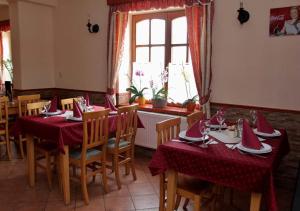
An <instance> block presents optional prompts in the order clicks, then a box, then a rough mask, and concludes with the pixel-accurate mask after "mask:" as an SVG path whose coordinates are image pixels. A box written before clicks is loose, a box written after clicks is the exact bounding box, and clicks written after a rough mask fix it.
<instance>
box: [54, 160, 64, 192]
mask: <svg viewBox="0 0 300 211" xmlns="http://www.w3.org/2000/svg"><path fill="white" fill-rule="evenodd" d="M55 162H56V172H57V178H58V187H59V190H60V191H61V192H62V190H63V186H62V181H61V167H60V163H59V156H58V155H56V156H55Z"/></svg>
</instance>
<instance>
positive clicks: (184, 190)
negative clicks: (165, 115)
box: [156, 117, 208, 211]
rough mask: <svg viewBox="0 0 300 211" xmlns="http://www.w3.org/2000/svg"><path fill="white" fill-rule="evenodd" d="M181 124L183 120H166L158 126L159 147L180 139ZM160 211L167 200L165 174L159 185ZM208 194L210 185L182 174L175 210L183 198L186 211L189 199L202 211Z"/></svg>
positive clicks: (179, 178) (162, 175)
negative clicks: (201, 207) (202, 205)
mask: <svg viewBox="0 0 300 211" xmlns="http://www.w3.org/2000/svg"><path fill="white" fill-rule="evenodd" d="M180 123H181V118H180V117H178V118H173V119H169V120H165V121H162V122H159V123H157V124H156V133H157V146H159V145H160V144H164V143H166V142H168V141H170V140H172V139H174V138H178V135H179V132H180ZM159 184H160V185H159V187H160V188H159V189H160V192H159V210H160V211H164V210H165V198H166V187H167V178H166V175H165V173H163V174H161V175H160V183H159ZM207 192H208V184H207V183H204V182H202V181H201V180H198V179H195V178H192V177H188V176H185V175H182V174H180V175H179V176H178V184H177V189H176V194H177V198H176V205H175V209H176V210H177V209H178V207H179V204H180V200H181V196H182V197H185V198H186V200H185V203H184V206H183V207H184V209H186V206H187V204H188V202H189V199H192V200H194V204H195V206H194V210H195V211H200V206H201V199H202V197H203V196H204V195H205V196H206V195H207Z"/></svg>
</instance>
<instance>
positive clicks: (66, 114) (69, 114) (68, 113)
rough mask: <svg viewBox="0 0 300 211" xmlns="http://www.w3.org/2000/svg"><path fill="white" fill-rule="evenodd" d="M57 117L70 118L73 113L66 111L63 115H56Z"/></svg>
mask: <svg viewBox="0 0 300 211" xmlns="http://www.w3.org/2000/svg"><path fill="white" fill-rule="evenodd" d="M57 116H60V117H70V116H73V111H66V112H65V113H63V114H60V115H57Z"/></svg>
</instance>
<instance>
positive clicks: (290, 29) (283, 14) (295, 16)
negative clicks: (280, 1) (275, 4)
mask: <svg viewBox="0 0 300 211" xmlns="http://www.w3.org/2000/svg"><path fill="white" fill-rule="evenodd" d="M269 30H270V36H283V35H300V6H291V7H283V8H274V9H271V11H270V28H269Z"/></svg>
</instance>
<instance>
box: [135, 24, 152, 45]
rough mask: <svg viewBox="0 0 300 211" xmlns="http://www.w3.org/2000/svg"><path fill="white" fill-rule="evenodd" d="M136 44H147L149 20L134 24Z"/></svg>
mask: <svg viewBox="0 0 300 211" xmlns="http://www.w3.org/2000/svg"><path fill="white" fill-rule="evenodd" d="M136 44H137V45H146V44H149V19H147V20H143V21H140V22H138V23H137V24H136Z"/></svg>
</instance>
